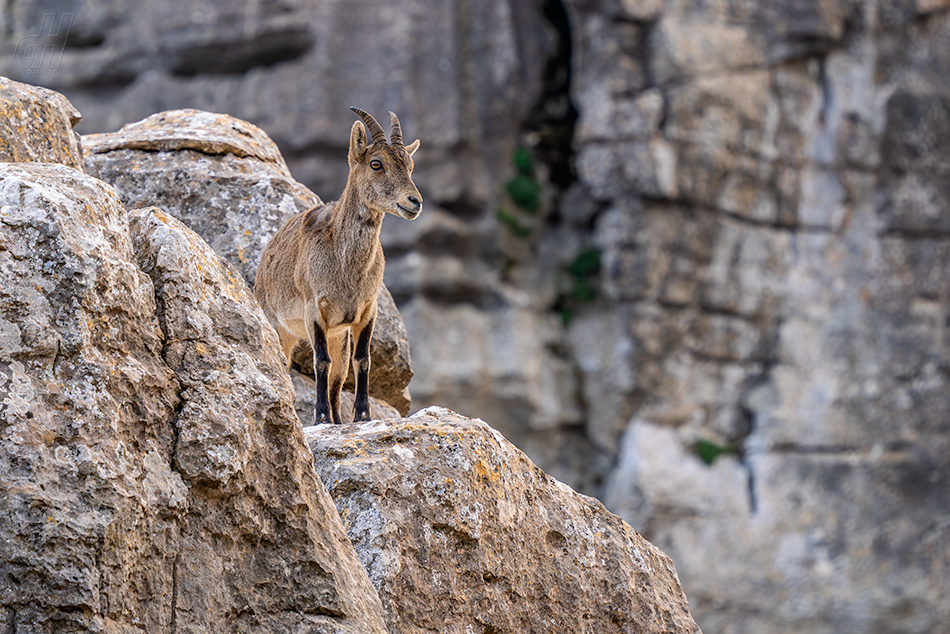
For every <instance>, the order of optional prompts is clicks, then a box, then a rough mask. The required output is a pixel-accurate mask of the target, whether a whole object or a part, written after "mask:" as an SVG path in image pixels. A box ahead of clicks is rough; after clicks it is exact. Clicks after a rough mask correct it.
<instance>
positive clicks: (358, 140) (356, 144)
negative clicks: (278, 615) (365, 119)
mask: <svg viewBox="0 0 950 634" xmlns="http://www.w3.org/2000/svg"><path fill="white" fill-rule="evenodd" d="M365 149H366V128H365V127H364V126H363V124H362V123H361V122H360V121H354V122H353V127H352V128H350V151H349V154H347V158H348V159H349V162H350V165H354V164H356V163H357V162H359V159H360V155H361V154H362V153H363V150H365Z"/></svg>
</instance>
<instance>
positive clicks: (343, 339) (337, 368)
mask: <svg viewBox="0 0 950 634" xmlns="http://www.w3.org/2000/svg"><path fill="white" fill-rule="evenodd" d="M329 343H330V356H331V357H332V358H333V363H332V365H331V366H330V390H329V396H330V412H331V414H332V415H333V422H334V423H336V424H337V425H339V424H341V423H342V422H343V415H342V414H341V412H340V392H342V391H343V382H344V381H346V373H347V370H349V364H348V363H347V359H349V358H350V331H349V330H346V331H344V332H343V333H341V334H339V335H336V336H334V337H332V338H331V339H330V342H329Z"/></svg>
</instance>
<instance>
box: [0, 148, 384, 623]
mask: <svg viewBox="0 0 950 634" xmlns="http://www.w3.org/2000/svg"><path fill="white" fill-rule="evenodd" d="M0 340H2V346H0V518H2V520H0V533H2V535H0V568H2V570H3V574H2V575H0V606H2V613H3V618H4V628H5V630H6V631H33V632H73V631H75V632H80V631H82V632H87V631H96V632H115V633H119V632H142V631H145V632H234V631H244V632H275V631H300V630H301V629H305V630H306V631H310V632H325V633H327V634H330V633H335V634H336V633H343V632H352V633H354V634H355V633H356V632H360V633H363V632H379V633H382V632H384V631H385V629H384V626H383V623H382V616H381V607H380V603H379V599H378V596H377V595H376V593H375V591H374V590H373V588H372V586H371V585H370V583H369V581H368V579H367V577H366V575H365V572H364V570H363V569H362V567H361V566H360V564H359V562H358V560H357V559H356V557H355V553H354V552H353V550H352V547H351V545H350V544H349V542H348V541H347V539H346V535H345V533H344V532H343V528H342V526H341V525H340V522H339V516H338V515H337V513H336V511H335V509H334V508H333V502H332V501H331V500H330V498H329V497H328V495H327V493H326V490H325V489H324V488H323V486H322V485H321V483H320V481H319V479H318V478H317V477H316V475H315V474H314V472H313V469H312V466H311V456H310V452H309V450H308V448H307V446H306V444H305V443H304V439H303V435H302V432H301V429H300V427H299V422H298V421H297V418H296V416H295V415H294V412H293V391H292V387H291V385H290V383H289V382H288V380H287V375H286V373H285V371H284V369H283V364H282V362H281V359H280V352H279V346H278V343H277V341H276V335H275V334H274V332H273V329H271V328H270V327H269V326H268V325H267V323H266V320H265V318H264V316H263V314H262V313H261V311H260V309H259V308H257V307H256V304H255V302H254V301H253V299H252V296H251V295H250V292H249V290H248V288H247V286H246V285H245V284H244V281H243V280H242V279H241V277H240V275H239V274H238V273H237V272H236V270H234V269H233V268H231V267H229V266H228V265H226V264H225V263H224V262H223V261H222V260H220V259H219V258H218V257H217V256H216V255H215V254H214V253H213V252H212V251H211V249H210V248H209V247H208V246H207V245H206V244H205V243H204V242H203V241H202V240H201V239H200V238H199V237H198V236H197V235H195V234H194V233H192V232H191V231H189V230H188V229H186V228H185V227H184V226H183V225H181V223H179V222H178V221H176V220H174V219H172V218H171V217H169V216H167V215H165V214H164V213H162V212H161V211H159V210H157V209H146V210H139V211H136V212H134V213H132V214H127V213H126V210H125V209H124V208H123V206H122V204H121V202H120V201H119V198H118V196H117V195H116V193H115V190H114V189H112V188H111V187H109V186H108V185H106V184H104V183H102V182H101V181H99V180H96V179H94V178H92V177H90V176H86V175H84V174H83V173H81V172H79V171H76V170H74V169H72V168H69V167H65V166H62V165H46V164H5V165H0Z"/></svg>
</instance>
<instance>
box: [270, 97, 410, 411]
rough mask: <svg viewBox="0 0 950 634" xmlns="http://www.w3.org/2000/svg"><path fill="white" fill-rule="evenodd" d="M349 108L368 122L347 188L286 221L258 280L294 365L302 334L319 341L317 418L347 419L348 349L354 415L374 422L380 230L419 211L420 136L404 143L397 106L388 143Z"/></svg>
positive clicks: (356, 132) (359, 132) (357, 140)
mask: <svg viewBox="0 0 950 634" xmlns="http://www.w3.org/2000/svg"><path fill="white" fill-rule="evenodd" d="M351 110H353V112H355V113H356V114H357V115H359V117H360V119H362V121H363V123H365V124H366V126H365V128H364V126H363V123H360V122H359V121H356V122H354V123H353V128H352V129H351V130H350V149H349V154H348V161H349V165H350V173H349V177H348V178H347V180H346V187H345V188H344V189H343V194H342V195H341V196H340V199H339V200H337V201H333V202H328V203H326V204H324V205H319V206H317V207H314V208H313V209H310V210H309V211H305V212H301V213H299V214H297V215H296V216H294V217H293V218H291V219H290V220H288V221H287V223H286V224H285V225H284V226H283V227H281V229H280V230H279V231H278V232H277V233H276V234H275V235H274V238H273V239H272V240H271V241H270V243H269V244H268V245H267V247H266V248H265V249H264V253H263V255H262V256H261V264H260V267H259V268H258V270H257V279H256V280H255V282H254V294H255V295H256V296H257V299H258V301H259V302H260V304H261V306H262V307H263V308H264V313H265V314H266V315H267V318H268V319H269V320H270V322H271V323H272V324H273V325H274V328H276V329H277V334H278V335H279V336H280V344H281V346H282V347H283V349H284V355H285V356H286V357H287V363H288V364H289V363H290V360H291V357H292V355H293V351H294V348H295V347H296V346H297V344H298V343H299V342H300V341H301V340H307V341H309V342H310V346H311V347H312V348H313V369H314V374H315V375H316V380H317V403H316V408H315V416H314V422H315V423H318V424H319V423H329V422H333V423H341V422H342V419H341V416H340V391H341V389H342V388H343V382H344V380H345V379H346V375H347V371H348V366H349V360H350V351H351V349H352V350H353V355H352V358H353V370H354V374H355V375H356V403H355V405H354V413H353V420H354V421H361V420H369V419H370V407H369V391H368V390H369V368H370V354H369V344H370V339H371V338H372V335H373V327H374V325H375V323H376V312H377V306H376V296H377V293H378V292H379V288H380V285H381V284H382V282H383V269H384V267H385V260H384V258H383V247H382V245H381V244H380V243H379V230H380V227H381V226H382V222H383V216H384V215H385V214H386V213H391V214H394V215H396V216H400V217H402V218H405V219H406V220H412V219H413V218H415V217H416V216H418V215H419V213H420V212H421V211H422V196H421V195H419V190H418V189H416V186H415V185H414V184H413V182H412V168H413V162H412V155H413V154H414V153H415V151H416V150H417V149H418V148H419V141H418V140H416V141H414V142H413V143H411V144H409V145H408V146H405V145H403V141H402V129H401V127H400V125H399V119H397V118H396V115H394V114H393V113H391V112H390V113H389V116H390V121H391V126H392V127H391V131H390V137H389V141H387V140H386V133H385V132H384V131H383V129H382V127H381V126H380V125H379V123H378V122H377V121H376V119H374V118H373V117H372V116H371V115H370V114H369V113H367V112H365V111H364V110H360V109H359V108H351ZM367 130H368V133H369V135H370V139H367ZM353 341H355V347H354V345H353Z"/></svg>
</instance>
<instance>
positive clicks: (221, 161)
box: [83, 110, 412, 414]
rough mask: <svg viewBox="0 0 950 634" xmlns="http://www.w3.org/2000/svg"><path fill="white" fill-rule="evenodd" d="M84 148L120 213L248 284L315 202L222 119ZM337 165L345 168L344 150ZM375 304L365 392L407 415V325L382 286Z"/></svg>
mask: <svg viewBox="0 0 950 634" xmlns="http://www.w3.org/2000/svg"><path fill="white" fill-rule="evenodd" d="M83 148H84V150H85V153H86V169H87V170H88V172H89V173H90V174H92V175H94V176H96V177H98V178H101V179H102V180H104V181H106V182H107V183H109V184H111V185H113V186H114V187H115V188H116V189H117V190H118V192H119V196H120V197H121V198H122V202H123V203H125V205H126V206H127V207H128V208H130V209H131V208H135V207H140V206H147V205H156V206H158V207H160V208H162V209H164V210H165V211H166V212H168V213H170V214H171V215H173V216H174V217H176V218H178V219H179V220H181V221H183V222H184V223H185V224H187V225H188V226H189V227H190V228H192V229H193V230H194V231H196V232H197V233H198V234H199V235H200V236H201V237H202V238H204V239H205V240H206V241H207V242H208V244H210V245H211V246H212V247H213V248H214V250H215V252H217V253H219V254H220V255H221V256H223V257H224V258H226V259H227V260H229V261H230V262H231V263H232V264H233V265H234V266H235V267H237V269H238V271H240V273H241V275H242V276H243V277H244V279H245V280H246V281H247V283H248V284H250V285H253V283H254V277H255V275H256V273H257V265H258V263H259V262H260V258H261V253H262V251H263V250H264V247H265V246H266V245H267V243H268V242H269V241H270V239H271V237H273V235H274V234H275V233H276V232H277V230H278V229H280V227H281V226H282V225H283V224H284V222H286V221H287V220H288V219H289V218H290V217H291V216H293V215H294V214H296V213H298V212H301V211H306V210H307V209H310V208H311V207H313V206H314V205H317V204H320V203H321V200H320V198H319V197H318V196H317V195H316V194H314V193H313V192H311V191H310V190H309V189H307V188H306V187H304V186H303V185H301V184H300V183H298V182H297V181H295V180H294V179H293V177H292V176H291V175H290V171H289V170H288V169H287V165H286V164H285V163H284V159H283V157H281V154H280V151H279V150H278V149H277V146H276V145H275V144H274V142H273V141H271V140H270V138H269V137H268V136H267V135H266V134H265V133H264V132H263V131H262V130H261V129H260V128H258V127H257V126H254V125H251V124H249V123H247V122H246V121H241V120H240V119H236V118H234V117H231V116H228V115H221V114H213V113H210V112H203V111H198V110H175V111H171V112H162V113H158V114H155V115H152V116H150V117H147V118H146V119H143V120H142V121H138V122H136V123H130V124H128V125H125V126H123V127H122V129H121V130H119V131H118V132H114V133H108V134H93V135H87V136H86V137H84V138H83ZM341 161H342V162H343V163H344V164H345V154H344V155H341ZM379 306H380V317H379V319H378V321H377V324H378V325H377V328H376V329H375V330H374V333H373V340H372V343H371V345H370V354H371V356H372V363H373V381H372V382H371V387H370V393H371V394H372V395H373V396H375V397H376V398H378V399H380V400H382V401H385V402H387V403H389V404H390V405H392V406H393V407H395V408H396V409H397V410H399V411H400V412H401V413H402V414H406V413H408V411H409V406H410V397H409V391H408V387H407V386H408V385H409V380H410V379H411V378H412V367H411V364H410V360H409V342H408V339H407V335H406V329H405V326H404V325H403V322H402V317H401V316H400V315H399V311H398V310H397V309H396V305H395V304H394V303H393V300H392V297H391V296H390V294H389V291H388V290H386V288H382V289H380V292H379ZM300 356H301V360H302V364H301V365H302V368H301V369H302V370H304V371H305V372H309V373H310V374H313V368H312V361H310V359H309V357H310V356H311V355H310V353H309V348H307V351H305V352H302V353H301V355H300ZM351 383H352V380H351ZM350 389H352V388H350Z"/></svg>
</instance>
